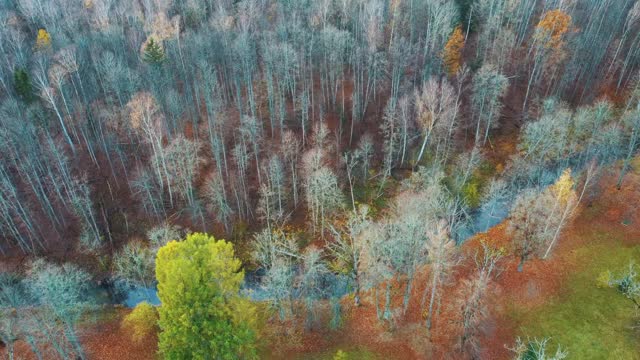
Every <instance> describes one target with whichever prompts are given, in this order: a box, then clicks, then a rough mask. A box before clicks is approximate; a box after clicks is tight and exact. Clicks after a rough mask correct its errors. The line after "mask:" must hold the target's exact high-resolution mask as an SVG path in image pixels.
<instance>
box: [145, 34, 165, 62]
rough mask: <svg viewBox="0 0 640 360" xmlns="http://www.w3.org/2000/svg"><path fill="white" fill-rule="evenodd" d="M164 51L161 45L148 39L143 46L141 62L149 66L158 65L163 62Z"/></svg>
mask: <svg viewBox="0 0 640 360" xmlns="http://www.w3.org/2000/svg"><path fill="white" fill-rule="evenodd" d="M165 59H166V58H165V55H164V49H163V48H162V45H161V44H159V43H157V42H156V41H155V40H153V38H150V39H149V41H148V42H147V45H145V46H144V54H143V56H142V60H144V62H146V63H148V64H151V65H160V64H162V63H163V62H164V61H165Z"/></svg>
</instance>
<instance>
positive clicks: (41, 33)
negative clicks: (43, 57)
mask: <svg viewBox="0 0 640 360" xmlns="http://www.w3.org/2000/svg"><path fill="white" fill-rule="evenodd" d="M50 46H51V35H49V33H48V32H47V30H45V29H40V30H38V36H37V37H36V49H38V50H40V49H47V48H49V47H50Z"/></svg>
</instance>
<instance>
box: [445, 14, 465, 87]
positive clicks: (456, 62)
mask: <svg viewBox="0 0 640 360" xmlns="http://www.w3.org/2000/svg"><path fill="white" fill-rule="evenodd" d="M462 48H464V35H463V34H462V27H461V26H458V27H456V29H455V30H453V33H452V34H451V37H449V41H447V44H446V45H445V46H444V51H443V52H442V59H443V60H444V65H445V67H446V69H447V73H448V74H449V75H455V74H456V73H457V72H458V70H459V69H460V66H461V65H462V64H461V62H462Z"/></svg>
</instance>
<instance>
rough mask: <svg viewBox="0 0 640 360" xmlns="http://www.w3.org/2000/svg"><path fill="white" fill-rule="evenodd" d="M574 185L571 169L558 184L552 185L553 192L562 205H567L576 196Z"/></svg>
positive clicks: (561, 177)
mask: <svg viewBox="0 0 640 360" xmlns="http://www.w3.org/2000/svg"><path fill="white" fill-rule="evenodd" d="M574 185H575V181H573V178H572V177H571V169H566V170H565V171H563V172H562V175H560V178H558V180H557V181H556V183H555V184H553V185H551V191H552V192H553V194H554V196H555V197H556V199H558V201H559V202H560V203H561V204H567V203H568V202H569V201H571V200H572V198H574V197H575V196H576V195H575V192H574V191H573V187H574Z"/></svg>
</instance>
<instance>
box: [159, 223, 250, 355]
mask: <svg viewBox="0 0 640 360" xmlns="http://www.w3.org/2000/svg"><path fill="white" fill-rule="evenodd" d="M156 278H157V280H158V297H159V298H160V301H161V303H162V305H161V306H160V308H159V313H160V321H159V325H160V334H159V337H158V340H159V350H160V354H161V355H162V356H163V357H164V358H166V359H253V358H255V357H256V352H255V346H254V339H255V318H256V315H255V307H254V306H253V304H252V303H251V302H250V301H249V300H248V299H247V298H245V297H243V296H242V295H241V294H240V285H241V284H242V282H243V280H244V272H243V271H242V270H241V263H240V260H238V259H237V258H236V257H235V255H234V251H233V245H232V244H231V243H228V242H226V241H224V240H216V239H214V238H213V237H212V236H209V235H207V234H202V233H194V234H190V235H188V236H187V238H186V239H185V240H184V241H171V242H169V243H168V244H167V245H165V246H163V247H162V248H160V250H159V251H158V257H157V259H156Z"/></svg>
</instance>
